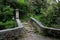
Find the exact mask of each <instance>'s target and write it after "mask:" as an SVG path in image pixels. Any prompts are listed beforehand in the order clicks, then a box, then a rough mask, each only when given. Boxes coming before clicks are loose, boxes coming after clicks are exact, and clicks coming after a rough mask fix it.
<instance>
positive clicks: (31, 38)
mask: <svg viewBox="0 0 60 40" xmlns="http://www.w3.org/2000/svg"><path fill="white" fill-rule="evenodd" d="M23 26H24V29H25V30H24V31H25V33H24V37H23V38H22V40H57V39H51V38H48V37H44V36H41V35H39V34H36V33H34V27H33V26H32V25H31V24H29V23H26V22H25V23H23Z"/></svg>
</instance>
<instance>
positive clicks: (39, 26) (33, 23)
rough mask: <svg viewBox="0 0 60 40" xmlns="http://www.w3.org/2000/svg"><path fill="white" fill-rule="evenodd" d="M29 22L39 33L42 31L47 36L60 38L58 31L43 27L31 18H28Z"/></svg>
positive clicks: (59, 30)
mask: <svg viewBox="0 0 60 40" xmlns="http://www.w3.org/2000/svg"><path fill="white" fill-rule="evenodd" d="M30 22H31V23H32V25H34V26H35V27H36V28H37V29H38V31H39V32H40V31H41V30H42V31H43V32H44V33H46V34H48V35H51V36H60V29H56V28H50V27H45V26H44V25H42V24H41V22H39V21H37V20H36V19H34V18H32V17H31V18H30Z"/></svg>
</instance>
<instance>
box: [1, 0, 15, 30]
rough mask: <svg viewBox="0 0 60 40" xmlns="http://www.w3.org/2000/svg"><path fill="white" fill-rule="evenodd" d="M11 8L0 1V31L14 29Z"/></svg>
mask: <svg viewBox="0 0 60 40" xmlns="http://www.w3.org/2000/svg"><path fill="white" fill-rule="evenodd" d="M12 17H13V8H11V7H10V6H9V5H4V4H3V1H2V0H1V1H0V30H2V29H7V28H12V27H14V25H15V24H14V23H15V21H13V20H12Z"/></svg>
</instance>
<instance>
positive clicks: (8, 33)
mask: <svg viewBox="0 0 60 40" xmlns="http://www.w3.org/2000/svg"><path fill="white" fill-rule="evenodd" d="M16 22H17V24H18V27H15V28H11V29H5V30H0V40H18V39H19V37H20V36H21V34H22V29H23V26H22V24H21V22H20V20H19V19H16Z"/></svg>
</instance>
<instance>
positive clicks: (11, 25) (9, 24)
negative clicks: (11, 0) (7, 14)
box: [5, 20, 15, 29]
mask: <svg viewBox="0 0 60 40" xmlns="http://www.w3.org/2000/svg"><path fill="white" fill-rule="evenodd" d="M14 25H15V21H12V20H10V21H6V23H5V28H6V29H8V28H13V27H15V26H14Z"/></svg>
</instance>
